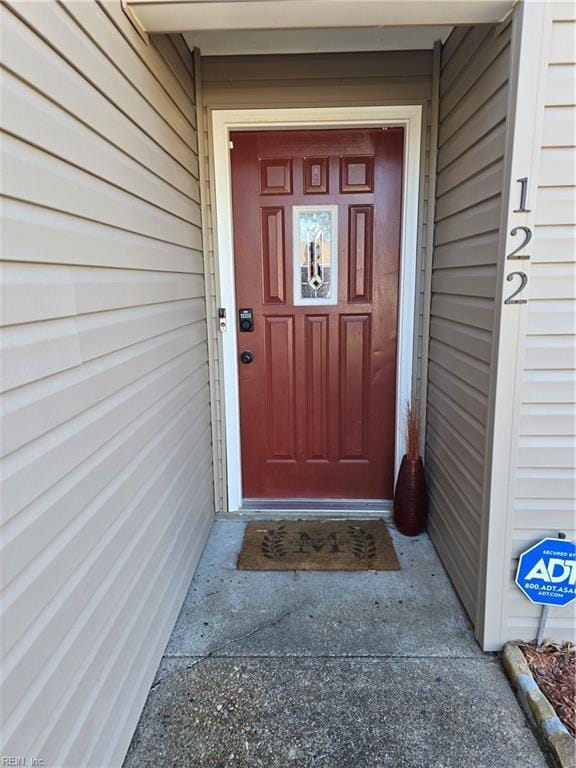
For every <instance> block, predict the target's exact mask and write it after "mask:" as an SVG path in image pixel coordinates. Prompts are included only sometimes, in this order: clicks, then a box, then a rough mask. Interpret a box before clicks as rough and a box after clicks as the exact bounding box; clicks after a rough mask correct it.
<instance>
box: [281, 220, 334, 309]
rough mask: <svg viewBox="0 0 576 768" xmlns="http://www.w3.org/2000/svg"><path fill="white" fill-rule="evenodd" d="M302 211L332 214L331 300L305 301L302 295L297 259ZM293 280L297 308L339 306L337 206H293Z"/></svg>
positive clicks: (291, 255)
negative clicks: (300, 214) (299, 215)
mask: <svg viewBox="0 0 576 768" xmlns="http://www.w3.org/2000/svg"><path fill="white" fill-rule="evenodd" d="M302 211H330V213H331V214H332V218H331V222H332V233H331V235H332V237H331V242H330V259H331V263H330V280H331V282H332V288H331V291H330V293H331V294H332V296H331V298H329V299H303V298H301V297H300V296H299V295H298V294H299V293H300V291H299V288H300V279H301V278H300V260H299V259H298V258H297V257H296V249H297V248H299V247H300V219H299V218H298V216H297V215H296V214H299V213H301V212H302ZM292 217H293V220H292V253H291V254H290V257H291V259H292V278H293V294H294V295H293V297H292V299H293V302H294V306H295V307H330V306H331V307H334V306H336V305H337V304H338V287H339V286H338V277H339V274H338V272H339V269H338V206H337V205H293V206H292Z"/></svg>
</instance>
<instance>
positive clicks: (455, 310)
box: [426, 26, 511, 620]
mask: <svg viewBox="0 0 576 768" xmlns="http://www.w3.org/2000/svg"><path fill="white" fill-rule="evenodd" d="M510 30H511V27H510V26H508V27H506V28H504V29H502V28H497V27H493V26H478V27H469V28H462V27H460V28H456V29H455V30H454V32H453V33H452V34H451V36H450V37H449V38H448V40H447V41H446V44H445V46H444V47H443V52H442V60H441V73H440V107H439V130H438V145H439V146H438V166H437V169H438V171H437V182H436V213H435V220H436V228H435V247H434V255H433V263H432V285H431V305H430V342H429V355H428V358H429V359H428V398H427V446H426V465H427V473H428V479H429V489H430V523H429V531H430V535H431V537H432V540H433V542H434V545H435V546H436V548H437V549H438V551H439V553H440V555H441V557H442V560H443V562H444V565H445V566H446V568H447V570H448V573H449V574H450V577H451V579H452V581H453V583H454V585H455V587H456V589H457V591H458V593H459V595H460V597H461V599H462V602H463V604H464V606H465V608H466V610H467V611H468V613H469V614H470V616H471V618H472V619H473V620H475V618H476V610H477V607H478V606H477V594H478V589H479V587H480V580H481V579H482V578H483V576H482V574H481V573H480V548H481V529H482V526H481V518H482V504H483V499H484V495H485V471H486V466H485V463H486V450H487V419H488V399H489V389H490V383H491V375H492V374H491V370H490V361H491V358H492V354H493V346H494V342H495V338H494V328H495V312H496V308H495V294H496V283H497V274H496V272H497V261H498V247H499V238H500V233H499V227H500V215H501V214H500V211H501V204H502V201H501V192H502V185H503V176H504V153H505V141H506V125H505V123H506V114H507V108H508V79H509V73H510Z"/></svg>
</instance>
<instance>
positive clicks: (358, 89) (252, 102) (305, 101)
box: [202, 51, 432, 510]
mask: <svg viewBox="0 0 576 768" xmlns="http://www.w3.org/2000/svg"><path fill="white" fill-rule="evenodd" d="M202 70H203V73H202V100H203V105H204V110H203V117H204V127H205V131H206V133H205V146H206V148H207V152H209V147H210V123H211V113H212V110H214V109H234V108H236V109H237V108H245V109H249V108H262V107H266V108H282V107H284V108H286V107H307V106H319V107H334V106H369V105H394V104H421V105H422V106H423V108H424V109H423V121H424V124H423V139H422V165H421V178H420V206H419V208H420V216H419V221H420V223H419V229H418V242H419V246H418V253H419V259H420V262H419V264H418V265H417V279H418V284H417V290H418V299H417V307H416V312H417V319H416V323H415V364H414V380H415V381H414V383H415V385H416V386H417V382H418V377H419V372H420V346H421V338H422V310H423V298H422V296H423V290H424V277H423V271H424V264H425V243H426V226H425V222H426V217H427V200H426V196H427V191H428V188H429V184H428V169H429V167H430V106H431V93H432V51H398V52H385V53H344V54H342V53H340V54H310V55H281V56H280V55H278V56H222V57H218V56H215V57H205V58H203V59H202ZM203 162H204V163H205V169H206V179H207V181H206V198H207V201H208V206H207V209H208V210H207V214H208V215H207V234H208V236H207V238H206V243H207V249H208V254H207V256H208V263H209V265H210V269H209V276H208V281H209V283H208V288H209V299H208V314H209V317H210V323H209V328H210V329H212V330H211V331H210V339H209V343H210V349H211V360H212V368H213V375H214V380H215V381H216V383H217V385H218V387H219V388H220V391H221V374H220V365H219V359H220V354H221V351H220V344H219V338H218V331H217V322H216V309H217V302H218V299H217V295H216V276H215V258H216V250H215V227H214V212H213V210H212V209H211V200H212V196H213V187H212V186H211V159H210V157H209V155H208V154H207V155H206V157H204V159H203ZM220 403H221V399H220V397H218V396H217V397H216V398H215V401H214V411H213V413H214V414H215V415H214V418H215V421H216V425H215V426H216V429H217V434H218V440H217V441H216V442H217V446H216V447H217V454H218V456H219V457H220V461H219V462H218V466H222V465H223V460H222V457H223V453H224V446H223V424H222V415H221V405H220ZM218 486H219V487H220V492H218V490H217V499H216V505H217V510H222V509H223V507H224V495H225V490H224V487H225V478H224V477H221V478H219V483H218V482H217V487H218Z"/></svg>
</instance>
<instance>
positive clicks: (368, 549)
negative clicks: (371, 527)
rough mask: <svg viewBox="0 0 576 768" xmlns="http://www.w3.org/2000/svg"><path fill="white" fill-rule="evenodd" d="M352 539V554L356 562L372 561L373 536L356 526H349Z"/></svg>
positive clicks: (374, 548)
mask: <svg viewBox="0 0 576 768" xmlns="http://www.w3.org/2000/svg"><path fill="white" fill-rule="evenodd" d="M348 530H349V531H350V535H351V537H352V552H353V554H354V557H355V558H356V559H357V560H372V559H373V558H374V557H376V541H375V540H374V536H373V535H372V534H371V533H368V531H365V530H364V528H360V526H358V525H349V526H348Z"/></svg>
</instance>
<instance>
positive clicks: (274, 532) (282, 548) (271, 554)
mask: <svg viewBox="0 0 576 768" xmlns="http://www.w3.org/2000/svg"><path fill="white" fill-rule="evenodd" d="M286 535H287V531H286V526H285V525H279V526H278V528H271V529H270V530H268V531H266V533H265V534H264V536H263V537H262V544H261V545H260V548H261V549H262V554H263V555H264V557H267V558H268V559H269V560H281V559H282V558H283V557H286V555H287V554H288V551H287V549H286V545H285V541H284V540H285V538H286Z"/></svg>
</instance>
